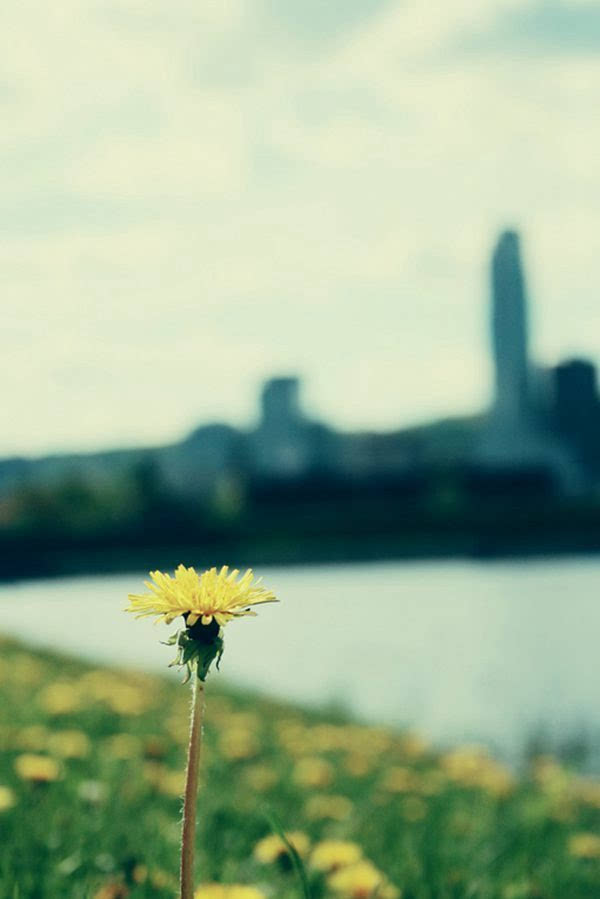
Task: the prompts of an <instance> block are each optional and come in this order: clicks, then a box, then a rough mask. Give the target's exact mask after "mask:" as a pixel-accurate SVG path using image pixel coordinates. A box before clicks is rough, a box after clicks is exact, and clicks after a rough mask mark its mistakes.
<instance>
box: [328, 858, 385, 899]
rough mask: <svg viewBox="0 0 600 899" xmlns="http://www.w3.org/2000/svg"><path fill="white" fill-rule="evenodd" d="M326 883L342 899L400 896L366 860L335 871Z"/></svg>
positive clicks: (382, 898) (383, 898)
mask: <svg viewBox="0 0 600 899" xmlns="http://www.w3.org/2000/svg"><path fill="white" fill-rule="evenodd" d="M327 883H328V884H329V886H330V887H331V889H332V890H333V892H334V893H338V894H339V895H341V896H343V897H344V899H371V896H373V895H376V896H377V897H378V899H379V897H381V899H398V897H399V896H400V891H399V890H397V889H396V887H395V886H393V885H392V884H391V883H389V882H388V881H387V879H386V877H385V876H384V875H383V874H382V873H381V871H379V870H378V869H377V868H376V867H375V865H373V864H372V863H371V862H369V861H367V860H366V859H365V860H364V861H359V862H357V863H356V864H354V865H348V866H347V867H344V868H341V869H340V870H339V871H336V872H335V873H334V874H332V875H331V877H329V879H328V881H327Z"/></svg>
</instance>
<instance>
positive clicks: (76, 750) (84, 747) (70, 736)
mask: <svg viewBox="0 0 600 899" xmlns="http://www.w3.org/2000/svg"><path fill="white" fill-rule="evenodd" d="M48 749H49V751H50V752H51V753H52V754H53V755H58V756H60V757H61V758H63V759H83V758H85V757H86V756H87V755H89V754H90V750H91V744H90V741H89V738H88V736H87V734H85V733H84V732H83V731H81V730H59V731H56V732H55V733H53V734H50V736H49V738H48Z"/></svg>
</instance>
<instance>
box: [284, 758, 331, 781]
mask: <svg viewBox="0 0 600 899" xmlns="http://www.w3.org/2000/svg"><path fill="white" fill-rule="evenodd" d="M333 773H334V769H333V766H332V765H330V763H329V762H328V761H326V760H325V759H321V758H319V757H318V756H307V757H306V758H303V759H300V760H299V761H298V762H297V763H296V766H295V767H294V774H293V776H294V780H295V781H296V783H297V784H299V785H300V786H302V787H310V788H315V789H320V788H321V787H327V786H329V784H330V783H331V781H332V780H333Z"/></svg>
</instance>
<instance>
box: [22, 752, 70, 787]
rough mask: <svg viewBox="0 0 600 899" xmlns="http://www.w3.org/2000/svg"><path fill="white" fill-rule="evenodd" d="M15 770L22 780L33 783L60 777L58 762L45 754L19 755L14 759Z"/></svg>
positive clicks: (46, 781) (47, 781)
mask: <svg viewBox="0 0 600 899" xmlns="http://www.w3.org/2000/svg"><path fill="white" fill-rule="evenodd" d="M15 770H16V772H17V774H18V775H19V777H21V778H22V779H23V780H31V781H34V782H35V783H49V782H50V781H52V780H58V778H59V777H60V767H59V765H58V762H56V761H55V760H54V759H51V758H49V756H47V755H31V754H29V753H25V754H24V755H19V756H17V758H16V759H15Z"/></svg>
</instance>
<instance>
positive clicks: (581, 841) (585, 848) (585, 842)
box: [569, 831, 600, 858]
mask: <svg viewBox="0 0 600 899" xmlns="http://www.w3.org/2000/svg"><path fill="white" fill-rule="evenodd" d="M569 854H570V855H572V856H574V858H600V836H598V835H597V834H595V833H588V832H587V831H583V832H582V833H575V834H573V836H572V837H571V838H570V840H569Z"/></svg>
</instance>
